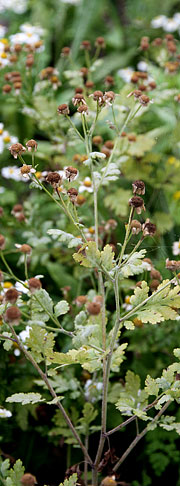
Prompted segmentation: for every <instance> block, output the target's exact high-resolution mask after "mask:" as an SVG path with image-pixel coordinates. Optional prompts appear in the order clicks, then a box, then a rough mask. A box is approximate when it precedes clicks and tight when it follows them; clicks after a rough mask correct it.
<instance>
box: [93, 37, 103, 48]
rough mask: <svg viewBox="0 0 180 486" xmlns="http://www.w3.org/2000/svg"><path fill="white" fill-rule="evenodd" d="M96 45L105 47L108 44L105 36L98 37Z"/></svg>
mask: <svg viewBox="0 0 180 486" xmlns="http://www.w3.org/2000/svg"><path fill="white" fill-rule="evenodd" d="M95 47H100V48H101V49H105V47H106V44H105V40H104V37H97V38H96V40H95Z"/></svg>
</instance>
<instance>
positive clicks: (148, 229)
mask: <svg viewBox="0 0 180 486" xmlns="http://www.w3.org/2000/svg"><path fill="white" fill-rule="evenodd" d="M142 229H143V236H154V235H155V233H156V225H155V224H153V223H151V222H150V220H149V219H147V220H146V221H145V223H144V224H143V225H142Z"/></svg>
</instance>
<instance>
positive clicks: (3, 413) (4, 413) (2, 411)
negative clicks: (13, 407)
mask: <svg viewBox="0 0 180 486" xmlns="http://www.w3.org/2000/svg"><path fill="white" fill-rule="evenodd" d="M11 416H12V413H11V412H10V410H6V408H0V418H8V417H11Z"/></svg>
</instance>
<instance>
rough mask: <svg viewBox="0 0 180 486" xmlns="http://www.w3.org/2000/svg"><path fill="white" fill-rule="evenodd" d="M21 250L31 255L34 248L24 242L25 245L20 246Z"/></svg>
mask: <svg viewBox="0 0 180 486" xmlns="http://www.w3.org/2000/svg"><path fill="white" fill-rule="evenodd" d="M19 251H20V252H21V253H24V254H25V255H29V254H30V253H31V251H32V248H31V246H29V245H27V244H26V243H24V244H23V245H21V246H20V248H19Z"/></svg>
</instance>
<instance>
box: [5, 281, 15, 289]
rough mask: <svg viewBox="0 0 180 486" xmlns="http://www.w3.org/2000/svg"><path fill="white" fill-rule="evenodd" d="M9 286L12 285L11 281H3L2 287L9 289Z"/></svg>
mask: <svg viewBox="0 0 180 486" xmlns="http://www.w3.org/2000/svg"><path fill="white" fill-rule="evenodd" d="M11 287H13V284H12V283H11V282H4V289H10V288H11Z"/></svg>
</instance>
